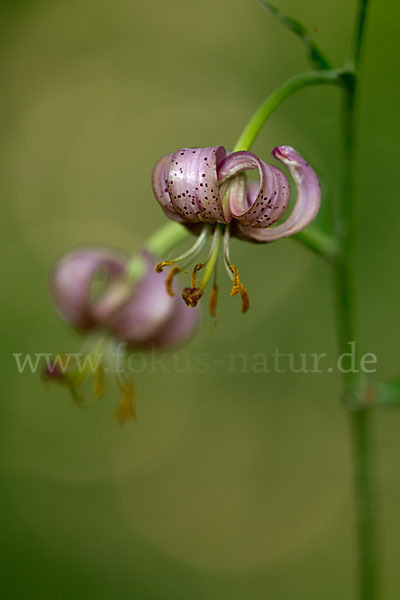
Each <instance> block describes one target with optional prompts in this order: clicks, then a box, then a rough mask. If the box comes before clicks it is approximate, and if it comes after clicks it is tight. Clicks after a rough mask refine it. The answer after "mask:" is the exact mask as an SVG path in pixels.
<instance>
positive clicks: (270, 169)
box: [152, 146, 321, 314]
mask: <svg viewBox="0 0 400 600" xmlns="http://www.w3.org/2000/svg"><path fill="white" fill-rule="evenodd" d="M272 156H273V157H274V158H276V159H278V160H279V161H280V162H281V163H283V164H284V165H285V166H286V167H287V168H288V170H289V173H290V174H291V176H292V178H293V180H294V183H295V185H296V188H297V199H296V203H295V206H294V207H293V210H292V212H291V214H290V216H289V217H288V218H287V219H286V221H284V222H283V223H281V224H278V225H277V223H278V222H279V221H280V219H281V218H282V216H283V215H284V213H285V212H286V210H287V208H288V204H289V196H290V187H289V183H288V180H287V179H286V176H285V175H284V174H283V173H282V171H280V169H278V168H277V167H275V166H272V165H269V164H267V163H265V162H263V161H262V160H260V159H259V158H258V157H257V156H255V155H254V154H252V153H251V152H245V151H241V152H233V153H230V154H229V153H227V152H226V150H225V148H223V147H222V146H214V147H210V148H182V149H180V150H178V151H177V152H175V153H174V154H167V155H166V156H163V157H162V158H161V159H160V160H159V161H158V162H157V164H156V165H155V167H154V170H153V177H152V184H153V190H154V193H155V196H156V198H157V200H158V202H159V203H160V205H161V206H162V208H163V210H164V212H165V214H166V215H167V216H168V217H169V218H170V219H172V220H173V221H177V222H179V223H182V224H183V225H185V226H186V227H187V228H188V229H190V230H191V231H192V232H193V233H196V234H198V239H197V240H196V242H195V244H194V245H193V246H192V248H191V249H190V250H188V251H187V252H185V253H184V254H182V255H181V256H179V257H177V258H176V259H174V260H169V261H163V262H161V263H159V264H158V265H157V267H156V269H157V271H158V272H161V271H163V269H164V268H165V267H167V266H172V269H171V271H170V279H171V278H172V277H173V276H174V274H175V273H177V272H178V271H180V270H182V268H183V267H182V265H183V263H190V262H191V261H192V260H193V259H194V258H195V257H196V256H197V255H198V254H199V252H200V251H201V250H202V248H203V247H204V244H205V243H206V241H207V239H208V238H209V237H210V236H212V242H211V248H210V252H209V254H208V257H207V259H206V260H205V262H204V263H198V264H196V266H195V267H194V270H193V275H192V282H191V285H190V287H187V288H184V290H183V291H182V297H183V299H184V300H185V302H186V304H187V305H188V306H190V307H193V306H196V305H197V303H198V301H199V299H200V298H201V296H202V295H203V293H204V289H205V286H206V285H207V283H208V281H209V279H210V276H211V273H212V272H213V269H214V266H215V263H216V259H217V256H218V251H219V244H220V239H221V237H222V235H223V236H224V262H225V267H226V269H227V272H228V274H229V275H230V277H231V279H232V281H233V287H232V291H231V296H235V295H236V294H240V295H241V296H242V312H245V311H246V310H247V309H248V306H249V299H248V294H247V291H246V289H245V287H244V285H243V284H242V283H241V281H240V278H239V273H238V270H237V268H236V267H235V266H234V265H233V264H232V263H231V260H230V255H229V239H230V236H231V235H234V236H236V237H239V238H241V239H244V240H249V241H251V242H272V241H275V240H278V239H281V238H284V237H288V236H291V235H294V234H296V233H298V232H299V231H301V230H302V229H304V228H305V227H307V226H308V225H309V224H310V223H311V221H312V220H313V219H314V218H315V217H316V215H317V213H318V210H319V207H320V202H321V192H320V186H319V182H318V178H317V176H316V174H315V172H314V170H313V169H312V168H311V167H310V166H309V165H308V164H307V162H306V161H305V160H304V159H303V158H302V157H301V156H300V155H299V154H298V153H297V152H296V150H294V149H293V148H291V147H290V146H279V147H277V148H274V150H272ZM252 169H253V170H254V169H255V170H257V171H258V175H259V182H258V183H256V182H252V181H248V180H247V177H246V175H245V171H247V170H252ZM201 269H204V271H203V273H204V274H203V276H202V278H201V279H200V281H199V282H198V273H199V271H200V270H201ZM216 296H217V285H216V282H215V281H214V285H213V289H212V292H211V296H210V312H211V314H215V309H216Z"/></svg>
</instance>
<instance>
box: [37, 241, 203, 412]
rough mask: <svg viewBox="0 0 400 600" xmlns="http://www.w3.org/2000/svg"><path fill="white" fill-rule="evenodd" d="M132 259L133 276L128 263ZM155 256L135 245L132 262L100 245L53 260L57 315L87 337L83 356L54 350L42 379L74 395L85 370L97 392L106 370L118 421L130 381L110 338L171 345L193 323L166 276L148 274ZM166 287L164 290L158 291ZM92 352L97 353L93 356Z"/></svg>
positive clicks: (130, 405)
mask: <svg viewBox="0 0 400 600" xmlns="http://www.w3.org/2000/svg"><path fill="white" fill-rule="evenodd" d="M131 264H136V266H137V268H136V271H135V277H132V276H131V274H130V272H129V268H130V265H131ZM155 264H156V261H155V260H154V259H153V258H152V257H151V256H150V255H149V254H148V253H146V252H142V253H141V254H140V255H139V256H138V257H137V260H136V261H135V263H131V261H129V262H128V257H127V256H126V255H125V254H124V253H122V252H118V251H116V250H112V249H108V248H82V249H77V250H74V251H72V252H69V253H68V254H66V255H65V256H63V257H62V258H61V259H60V260H58V261H57V263H56V264H55V265H54V267H53V269H52V272H51V274H50V282H49V284H50V291H51V294H52V297H53V299H54V302H55V305H56V307H57V309H58V312H59V314H60V316H61V317H62V318H63V320H64V321H65V322H66V323H67V324H68V325H70V326H72V327H73V328H74V329H76V330H78V331H79V332H80V333H82V334H84V335H85V336H87V337H86V340H87V343H86V346H85V351H84V355H85V356H86V359H82V358H79V357H80V355H61V356H60V355H58V356H57V359H56V361H55V362H54V363H53V364H52V365H50V366H48V367H47V369H46V371H45V373H44V378H45V380H48V381H57V382H59V383H62V384H64V385H66V386H67V387H68V388H69V389H70V391H71V392H72V394H73V396H74V398H75V399H76V400H77V401H79V402H81V400H82V399H81V397H80V394H79V390H78V388H79V386H80V385H81V384H82V383H83V382H84V381H86V380H87V379H88V378H89V377H90V376H91V375H94V377H95V383H94V393H95V395H96V396H98V397H100V396H102V395H103V394H104V391H105V374H106V373H107V372H110V371H112V372H113V373H114V375H115V379H116V382H117V384H118V386H119V388H120V391H121V403H120V405H119V407H118V408H117V411H116V415H117V418H118V420H119V421H120V422H123V421H125V420H127V419H128V418H133V417H134V416H135V398H134V387H133V383H132V382H131V381H130V378H129V374H128V373H127V370H126V367H125V369H121V362H122V359H123V357H122V356H120V355H119V356H118V362H119V364H118V368H116V367H115V365H113V364H112V362H113V361H112V357H115V356H116V353H115V352H114V349H115V348H116V344H117V345H118V344H119V345H121V343H122V345H123V346H126V347H127V349H128V350H136V351H137V350H150V349H160V348H171V347H174V346H176V345H177V344H180V343H183V342H184V341H186V340H187V339H188V338H189V337H190V336H191V335H192V333H193V332H194V330H195V328H196V325H197V323H198V317H199V314H198V312H197V311H195V313H193V311H190V310H189V309H188V308H187V307H186V306H185V305H184V304H183V303H182V302H180V301H179V298H177V297H175V296H174V294H173V289H172V282H170V283H168V281H167V280H168V277H167V276H166V275H164V276H163V277H162V279H160V277H159V275H157V274H156V273H155V270H154V267H155ZM166 286H168V289H169V292H170V293H167V292H166V289H165V288H166ZM99 357H100V360H99Z"/></svg>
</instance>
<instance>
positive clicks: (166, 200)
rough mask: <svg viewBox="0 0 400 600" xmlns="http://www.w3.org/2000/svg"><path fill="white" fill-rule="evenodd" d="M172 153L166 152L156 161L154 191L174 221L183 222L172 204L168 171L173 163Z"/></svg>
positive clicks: (152, 178)
mask: <svg viewBox="0 0 400 600" xmlns="http://www.w3.org/2000/svg"><path fill="white" fill-rule="evenodd" d="M171 158H172V154H166V155H165V156H163V157H162V158H160V160H159V161H158V162H157V163H156V165H155V167H154V169H153V173H152V176H151V182H152V186H153V192H154V194H155V196H156V198H157V200H158V202H159V203H160V204H161V207H162V208H163V210H164V212H165V214H166V215H167V217H168V218H169V219H171V220H172V221H177V222H178V223H183V222H184V221H185V219H183V218H182V217H181V216H180V215H179V214H178V213H177V212H176V210H175V208H174V207H173V206H172V203H171V199H170V196H169V192H168V172H169V167H170V163H171Z"/></svg>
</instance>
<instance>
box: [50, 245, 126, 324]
mask: <svg viewBox="0 0 400 600" xmlns="http://www.w3.org/2000/svg"><path fill="white" fill-rule="evenodd" d="M125 260H126V257H125V255H123V254H122V253H120V252H117V251H115V250H108V249H101V248H93V249H89V248H88V249H86V248H81V249H79V250H74V251H72V252H70V253H68V254H66V255H65V256H64V257H62V258H61V259H60V260H59V261H58V262H57V263H56V264H55V265H54V267H53V269H52V271H51V273H50V291H51V294H52V296H53V299H54V301H55V303H56V306H57V308H58V310H59V312H60V314H61V316H62V317H63V318H64V319H65V320H66V321H67V322H68V323H69V324H70V325H72V326H73V327H77V328H78V329H83V330H85V329H89V328H90V327H92V326H93V325H94V323H95V318H94V315H93V312H92V304H93V303H92V302H91V298H90V293H91V288H92V283H93V278H94V277H95V275H96V274H97V273H98V272H99V271H100V270H102V271H104V272H105V273H106V275H107V277H108V281H109V282H112V281H113V280H115V279H117V278H118V276H120V275H121V274H122V273H123V271H124V268H125Z"/></svg>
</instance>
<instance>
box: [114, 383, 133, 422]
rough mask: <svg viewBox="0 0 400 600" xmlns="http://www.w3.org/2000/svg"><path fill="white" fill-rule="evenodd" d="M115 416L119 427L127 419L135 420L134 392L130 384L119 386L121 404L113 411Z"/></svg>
mask: <svg viewBox="0 0 400 600" xmlns="http://www.w3.org/2000/svg"><path fill="white" fill-rule="evenodd" d="M115 416H116V417H117V419H118V421H119V423H120V424H121V425H123V424H124V423H125V422H126V421H128V420H129V419H135V418H136V397H135V390H134V388H133V385H132V384H130V383H127V382H124V383H122V384H121V402H120V404H119V405H118V407H117V409H116V411H115Z"/></svg>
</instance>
